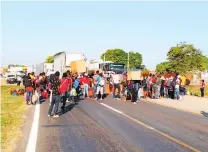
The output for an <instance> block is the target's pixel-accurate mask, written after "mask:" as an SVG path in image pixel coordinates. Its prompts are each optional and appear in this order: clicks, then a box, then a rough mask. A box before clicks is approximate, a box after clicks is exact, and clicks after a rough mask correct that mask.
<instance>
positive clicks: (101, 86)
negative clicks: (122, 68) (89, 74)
mask: <svg viewBox="0 0 208 152" xmlns="http://www.w3.org/2000/svg"><path fill="white" fill-rule="evenodd" d="M96 82H97V92H96V98H95V100H98V99H99V97H98V95H99V93H100V100H103V94H104V86H105V79H104V77H103V74H102V73H100V75H99V76H98V77H97V80H96Z"/></svg>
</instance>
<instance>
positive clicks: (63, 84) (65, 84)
mask: <svg viewBox="0 0 208 152" xmlns="http://www.w3.org/2000/svg"><path fill="white" fill-rule="evenodd" d="M68 88H69V79H67V78H62V79H61V84H60V89H59V91H60V93H65V92H66V91H68Z"/></svg>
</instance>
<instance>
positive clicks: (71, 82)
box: [68, 76, 73, 89]
mask: <svg viewBox="0 0 208 152" xmlns="http://www.w3.org/2000/svg"><path fill="white" fill-rule="evenodd" d="M68 80H69V87H70V89H71V88H72V84H73V80H72V77H71V76H70V77H69V78H68Z"/></svg>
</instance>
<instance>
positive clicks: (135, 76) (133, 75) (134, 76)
mask: <svg viewBox="0 0 208 152" xmlns="http://www.w3.org/2000/svg"><path fill="white" fill-rule="evenodd" d="M127 80H142V75H141V71H128V72H127Z"/></svg>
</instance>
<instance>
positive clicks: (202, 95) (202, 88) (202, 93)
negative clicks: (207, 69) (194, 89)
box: [200, 80, 205, 97]
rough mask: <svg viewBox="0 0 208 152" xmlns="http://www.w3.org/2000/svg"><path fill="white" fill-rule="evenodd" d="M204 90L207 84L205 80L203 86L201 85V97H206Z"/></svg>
mask: <svg viewBox="0 0 208 152" xmlns="http://www.w3.org/2000/svg"><path fill="white" fill-rule="evenodd" d="M204 88H205V82H204V80H201V84H200V91H201V97H204Z"/></svg>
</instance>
